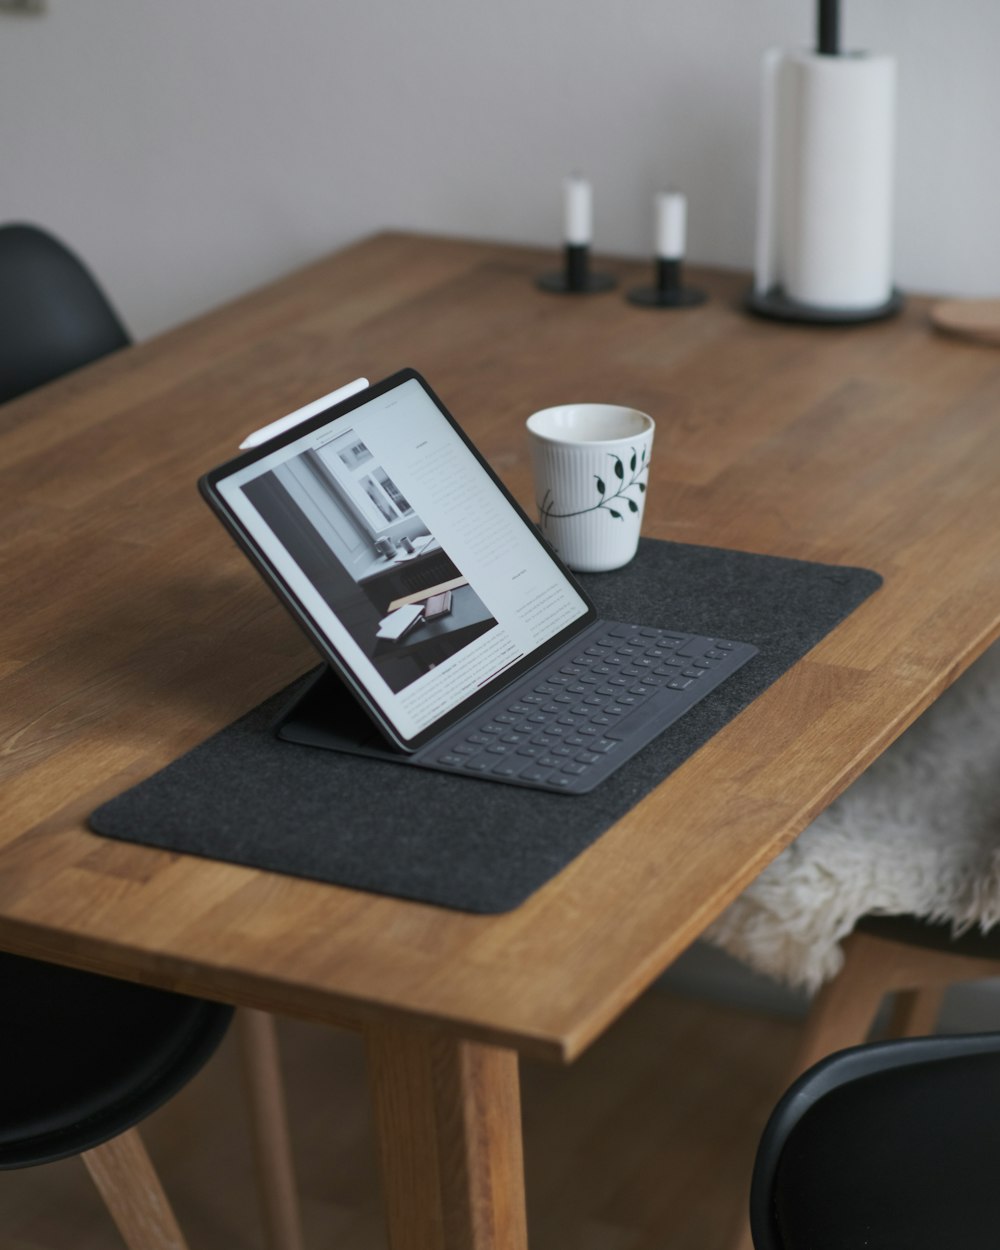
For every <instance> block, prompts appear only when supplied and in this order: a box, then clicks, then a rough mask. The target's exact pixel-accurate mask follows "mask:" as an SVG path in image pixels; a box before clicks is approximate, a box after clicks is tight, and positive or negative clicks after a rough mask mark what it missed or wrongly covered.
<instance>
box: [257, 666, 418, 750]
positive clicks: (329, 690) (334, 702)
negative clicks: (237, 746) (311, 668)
mask: <svg viewBox="0 0 1000 1250" xmlns="http://www.w3.org/2000/svg"><path fill="white" fill-rule="evenodd" d="M274 727H275V731H276V732H277V735H278V737H279V738H281V739H283V740H284V741H285V742H298V743H300V744H301V745H303V746H309V747H323V748H324V749H325V750H327V751H342V752H346V753H347V754H348V755H368V756H371V757H373V758H374V759H382V760H395V761H396V763H399V764H405V763H406V762H407V761H408V759H409V756H408V755H407V754H406V752H405V751H400V750H398V749H397V748H396V747H394V746H393V745H392V744H391V743H390V742H389V741H388V740H387V739H386V738H385V736H384V735H383V734H382V733H381V731H380V730H379V728H378V726H377V725H376V724H375V722H374V721H373V720H372V719H371V718H370V717H369V716H368V713H367V712H366V711H365V710H364V708H363V707H362V706H361V705H360V703H359V702H358V701H357V699H356V698H355V697H354V695H353V694H352V693H351V691H350V690H349V689H348V687H347V686H346V685H345V684H344V683H343V681H342V680H341V679H340V677H339V676H338V675H337V674H336V673H335V672H334V671H333V669H332V668H330V667H329V665H324V666H323V667H322V668H320V669H318V670H317V672H316V673H315V675H314V676H313V678H312V679H311V680H310V682H309V684H308V685H307V686H306V688H305V689H304V690H300V691H299V693H298V694H297V695H296V697H295V698H294V699H293V700H292V702H291V703H290V704H289V705H288V707H287V708H286V709H285V710H284V711H283V712H282V714H281V716H279V718H278V720H277V721H276V722H275V726H274Z"/></svg>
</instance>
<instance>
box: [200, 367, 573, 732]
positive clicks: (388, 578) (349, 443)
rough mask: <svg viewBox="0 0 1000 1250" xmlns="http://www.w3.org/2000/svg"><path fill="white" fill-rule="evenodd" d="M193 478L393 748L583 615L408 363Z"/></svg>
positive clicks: (447, 716) (463, 708)
mask: <svg viewBox="0 0 1000 1250" xmlns="http://www.w3.org/2000/svg"><path fill="white" fill-rule="evenodd" d="M201 487H202V491H203V493H204V494H205V496H206V498H207V499H208V501H209V503H210V504H212V506H213V507H214V508H215V509H216V511H217V512H219V514H220V515H221V516H222V518H223V520H224V521H225V522H226V523H227V525H228V526H229V528H230V529H231V531H232V532H233V533H234V535H235V536H236V537H237V539H238V540H239V541H240V543H241V545H242V546H243V547H244V549H245V550H246V551H247V552H248V554H249V555H250V556H251V557H252V558H253V560H254V562H255V563H256V564H257V566H258V567H259V568H260V570H261V571H262V572H263V573H264V574H265V576H266V577H267V579H268V581H269V582H270V583H271V585H272V586H273V587H274V589H275V590H276V591H277V592H278V593H279V595H280V596H281V597H282V599H283V600H284V601H285V603H286V605H287V606H288V607H289V608H290V609H291V610H292V611H293V613H294V614H295V615H296V617H297V618H298V619H299V620H300V621H301V622H302V623H303V624H304V625H305V626H306V627H307V631H308V632H309V633H310V635H311V636H312V637H313V639H314V640H315V641H316V642H317V644H318V645H319V646H320V649H321V650H322V651H323V652H324V654H325V655H326V656H327V657H328V658H329V659H330V660H331V661H333V662H334V663H335V664H336V666H337V667H338V668H339V669H340V671H341V674H342V676H345V677H346V678H347V679H348V681H349V684H350V685H351V686H352V688H353V689H354V690H355V692H356V693H357V694H359V695H360V696H361V697H362V698H363V700H364V701H365V703H366V704H367V705H368V706H369V710H370V711H372V712H373V714H374V715H375V717H376V719H377V720H378V721H379V722H380V724H381V725H382V727H383V729H385V730H386V731H388V732H389V734H390V736H391V737H392V738H393V739H394V740H395V741H396V742H397V743H398V744H399V745H402V746H405V747H411V748H412V747H415V746H418V745H420V744H421V742H423V741H424V740H426V739H427V738H429V737H430V736H432V735H433V734H434V733H436V732H438V731H439V730H440V729H443V728H444V727H445V726H446V725H448V724H449V723H451V722H452V721H454V720H455V719H457V718H458V717H459V716H461V715H464V714H465V712H467V711H470V710H472V708H473V707H475V706H476V705H477V703H479V702H482V701H483V700H484V699H485V698H487V697H488V696H489V695H490V694H491V693H492V692H493V691H494V690H495V689H496V688H497V687H498V685H499V684H501V683H503V682H504V681H505V680H506V679H509V678H511V677H513V676H514V675H516V674H517V673H518V672H520V671H522V670H523V669H525V668H527V667H528V666H529V665H530V664H531V663H533V662H535V661H536V660H538V659H541V658H542V657H543V656H544V655H545V654H546V653H547V652H548V651H550V650H554V649H555V647H556V646H557V645H559V643H561V642H562V641H563V640H564V639H565V638H567V637H569V636H571V635H572V634H573V633H575V632H576V630H577V629H578V628H580V627H581V626H582V625H583V624H585V623H587V622H589V621H590V620H591V619H593V616H594V611H593V608H592V606H591V605H590V603H589V602H588V601H587V599H586V598H585V597H584V595H583V594H582V592H581V591H580V588H579V587H578V586H577V584H576V582H575V581H574V579H573V577H572V575H571V574H570V573H568V571H567V570H566V569H565V568H564V567H563V565H562V564H560V563H559V561H558V560H557V559H556V558H555V557H554V556H553V554H552V553H551V551H550V550H549V548H548V547H547V546H546V545H545V544H544V543H543V542H542V541H541V539H540V538H539V536H538V533H537V531H536V530H535V528H534V526H532V525H531V523H530V522H529V521H528V520H527V518H526V517H525V515H524V513H523V512H521V510H520V509H519V508H518V507H517V505H516V504H515V503H514V501H513V500H512V499H511V497H510V496H509V495H508V494H507V492H506V491H505V490H504V488H503V487H502V485H501V484H500V482H499V481H498V480H497V478H496V477H495V475H494V474H493V473H492V471H491V470H490V469H489V468H488V466H487V465H486V464H485V462H484V461H483V460H482V459H481V457H480V456H479V455H478V453H477V452H476V451H475V450H474V449H473V447H472V446H471V444H470V443H469V442H468V441H467V439H466V438H465V436H464V435H463V434H462V433H461V431H460V430H459V429H458V427H457V426H456V424H455V423H454V421H453V420H452V418H451V417H450V416H449V415H448V414H447V413H446V411H445V410H444V408H443V406H442V405H441V404H440V401H438V400H437V399H436V397H435V396H434V395H433V393H432V392H431V391H430V388H429V387H428V386H427V384H426V383H425V382H424V381H423V379H422V378H421V377H420V376H419V375H418V374H416V373H414V372H413V371H412V370H404V371H403V372H402V373H398V374H394V375H393V377H391V378H388V379H386V380H385V381H384V382H381V383H378V384H377V385H375V386H373V387H370V388H368V390H366V391H363V392H362V393H361V394H360V395H358V396H356V397H355V398H353V399H350V400H348V401H347V402H345V403H342V404H338V405H336V406H335V407H334V408H332V409H330V410H329V411H328V412H323V413H319V414H317V415H315V416H313V417H310V418H309V419H307V420H306V421H305V422H304V423H303V424H301V425H299V426H297V427H295V428H294V429H292V430H290V431H288V432H287V433H286V434H284V435H281V436H279V437H278V438H276V439H274V440H273V441H272V442H269V443H265V444H264V445H263V446H262V447H260V448H258V449H257V450H255V451H252V452H249V453H248V454H247V455H245V456H241V457H239V458H238V459H236V460H233V461H230V462H229V463H228V464H226V465H223V466H222V467H221V468H219V469H216V470H214V471H213V472H212V473H210V474H207V475H206V476H205V478H203V479H202V483H201Z"/></svg>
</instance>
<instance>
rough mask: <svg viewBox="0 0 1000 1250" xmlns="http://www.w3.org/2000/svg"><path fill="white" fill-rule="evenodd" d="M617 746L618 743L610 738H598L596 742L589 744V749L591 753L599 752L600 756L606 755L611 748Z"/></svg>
mask: <svg viewBox="0 0 1000 1250" xmlns="http://www.w3.org/2000/svg"><path fill="white" fill-rule="evenodd" d="M617 745H618V743H617V742H615V741H614V740H613V739H611V738H598V739H597V741H596V742H592V743H591V744H590V749H591V750H592V751H600V753H601V754H602V755H606V754H607V753H608V751H610V750H611V749H612V747H616V746H617Z"/></svg>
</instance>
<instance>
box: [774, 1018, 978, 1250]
mask: <svg viewBox="0 0 1000 1250" xmlns="http://www.w3.org/2000/svg"><path fill="white" fill-rule="evenodd" d="M750 1225H751V1231H752V1233H753V1244H754V1247H755V1250H846V1248H847V1247H852V1248H853V1247H858V1248H860V1247H862V1246H864V1247H868V1248H869V1250H996V1247H997V1246H1000V1034H993V1033H987V1034H975V1035H972V1036H961V1037H920V1038H906V1039H899V1040H896V1041H890V1042H878V1043H874V1044H871V1045H867V1046H856V1047H853V1048H852V1049H850V1050H844V1051H840V1052H838V1053H837V1054H835V1055H831V1056H830V1057H829V1058H828V1059H824V1060H823V1061H822V1062H820V1063H818V1064H817V1065H816V1066H815V1067H813V1068H811V1069H810V1070H809V1071H808V1072H806V1073H805V1074H804V1075H803V1076H802V1077H800V1078H799V1080H798V1081H796V1082H795V1084H794V1085H792V1087H791V1088H790V1089H789V1090H788V1092H787V1093H786V1094H785V1095H784V1097H783V1098H782V1099H781V1101H780V1102H779V1103H778V1105H777V1107H776V1108H775V1110H774V1112H773V1113H772V1115H771V1118H770V1120H769V1122H768V1125H767V1127H766V1128H765V1130H764V1134H763V1137H762V1138H761V1142H760V1146H759V1148H758V1151H757V1159H756V1162H755V1165H754V1174H753V1182H752V1185H751V1194H750Z"/></svg>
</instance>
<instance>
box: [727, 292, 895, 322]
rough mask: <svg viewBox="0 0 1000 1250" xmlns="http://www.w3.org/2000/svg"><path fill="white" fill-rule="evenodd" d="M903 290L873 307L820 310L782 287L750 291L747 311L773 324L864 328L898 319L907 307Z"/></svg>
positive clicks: (893, 293)
mask: <svg viewBox="0 0 1000 1250" xmlns="http://www.w3.org/2000/svg"><path fill="white" fill-rule="evenodd" d="M904 303H905V300H904V298H903V293H902V291H900V290H898V289H897V288H896V287H893V289H892V294H891V295H890V296H889V298H888V299H887V300H886V301H885V302H884V303H882V304H874V305H872V306H871V307H869V308H820V307H818V306H817V305H814V304H803V303H800V302H799V301H798V300H794V299H790V298H789V297H788V296H787V295H786V294H785V293H784V291H783V290H782V289H781V287H779V286H775V287H772V288H771V289H770V290H769V291H764V292H761V291H753V290H752V291H750V293H749V294H748V295H747V299H746V307H747V311H748V312H751V313H754V314H755V315H756V316H758V317H770V318H771V320H772V321H797V322H800V323H802V324H806V325H860V324H863V323H864V322H866V321H881V320H882V319H883V318H885V317H894V316H895V315H896V314H897V313H898V312H899V311H900V310H901V309H902V307H903V304H904Z"/></svg>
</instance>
